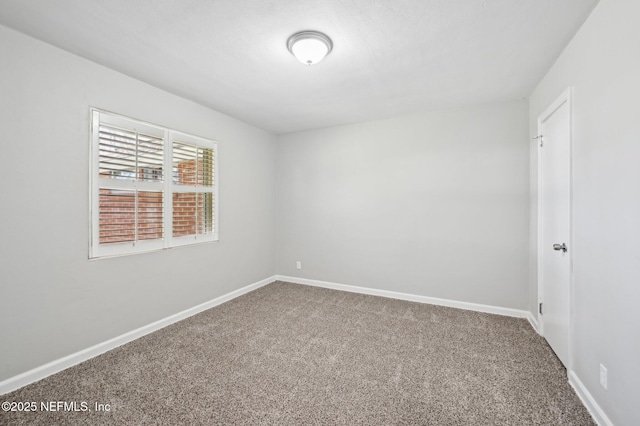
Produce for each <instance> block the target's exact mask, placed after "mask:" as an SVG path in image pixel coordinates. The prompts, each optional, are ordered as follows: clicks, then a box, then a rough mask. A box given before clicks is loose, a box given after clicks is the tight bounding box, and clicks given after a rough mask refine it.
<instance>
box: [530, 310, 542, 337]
mask: <svg viewBox="0 0 640 426" xmlns="http://www.w3.org/2000/svg"><path fill="white" fill-rule="evenodd" d="M527 320H529V324H531V327H533V329H534V330H535V331H536V333H538V334H540V327H539V326H538V319H537V318H536V317H535V316H534V315H533V314H532V313H531V312H527Z"/></svg>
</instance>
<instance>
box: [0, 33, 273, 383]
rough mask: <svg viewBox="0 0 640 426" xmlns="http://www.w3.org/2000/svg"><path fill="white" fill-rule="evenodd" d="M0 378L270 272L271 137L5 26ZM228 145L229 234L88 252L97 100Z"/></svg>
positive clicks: (0, 112) (224, 154) (224, 223)
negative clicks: (196, 242) (119, 252)
mask: <svg viewBox="0 0 640 426" xmlns="http://www.w3.org/2000/svg"><path fill="white" fill-rule="evenodd" d="M0 58H2V59H1V62H2V64H1V65H0V129H2V140H1V141H0V157H1V158H2V167H1V168H0V181H1V182H2V189H1V190H0V191H1V192H0V195H1V196H0V200H1V201H0V204H1V207H0V238H1V243H0V294H1V295H0V325H1V326H0V342H1V343H0V360H1V361H0V381H1V380H3V379H6V378H8V377H12V376H14V375H16V374H18V373H21V372H24V371H26V370H29V369H31V368H34V367H36V366H40V365H42V364H44V363H46V362H49V361H52V360H54V359H57V358H59V357H62V356H65V355H68V354H70V353H73V352H76V351H78V350H81V349H84V348H87V347H89V346H91V345H94V344H96V343H100V342H103V341H105V340H108V339H110V338H112V337H115V336H118V335H120V334H122V333H125V332H128V331H131V330H133V329H135V328H138V327H141V326H144V325H147V324H149V323H151V322H153V321H156V320H159V319H161V318H165V317H167V316H169V315H171V314H174V313H176V312H180V311H182V310H184V309H187V308H190V307H193V306H195V305H197V304H199V303H202V302H205V301H208V300H210V299H213V298H215V297H217V296H220V295H223V294H225V293H228V292H230V291H232V290H234V289H237V288H240V287H242V286H245V285H247V284H251V283H253V282H256V281H259V280H261V279H264V278H267V277H269V276H272V275H274V273H275V256H274V254H273V245H274V241H275V235H274V234H275V157H274V155H275V137H274V136H272V135H270V134H268V133H266V132H264V131H262V130H259V129H256V128H254V127H251V126H249V125H247V124H244V123H242V122H239V121H238V120H235V119H232V118H230V117H227V116H224V115H222V114H219V113H217V112H215V111H212V110H209V109H207V108H204V107H201V106H199V105H197V104H194V103H192V102H190V101H187V100H185V99H181V98H179V97H177V96H173V95H171V94H168V93H166V92H163V91H161V90H158V89H156V88H154V87H152V86H149V85H147V84H145V83H142V82H139V81H137V80H134V79H131V78H129V77H126V76H123V75H121V74H118V73H116V72H114V71H111V70H109V69H106V68H103V67H101V66H98V65H96V64H94V63H92V62H89V61H86V60H84V59H81V58H79V57H77V56H74V55H71V54H69V53H66V52H63V51H61V50H59V49H56V48H54V47H51V46H49V45H47V44H44V43H41V42H39V41H36V40H34V39H31V38H28V37H26V36H24V35H21V34H19V33H17V32H14V31H12V30H9V29H7V28H5V27H1V26H0ZM90 106H95V107H99V108H103V109H106V110H111V111H114V112H117V113H120V114H124V115H128V116H131V117H133V118H137V119H141V120H145V121H148V122H152V123H157V124H160V125H164V126H168V127H172V128H175V129H177V130H182V131H185V132H188V133H193V134H196V135H201V136H204V137H207V138H212V139H215V140H217V141H218V142H219V144H218V148H219V168H220V174H219V176H220V182H221V187H220V241H219V242H218V243H210V244H207V245H202V246H192V247H182V248H176V249H172V250H167V251H162V252H154V253H148V254H139V255H134V256H125V257H118V258H109V259H99V260H92V261H89V260H88V259H87V256H88V241H89V235H88V221H89V210H88V207H89V183H88V182H89V171H88V164H89V134H88V132H89V107H90Z"/></svg>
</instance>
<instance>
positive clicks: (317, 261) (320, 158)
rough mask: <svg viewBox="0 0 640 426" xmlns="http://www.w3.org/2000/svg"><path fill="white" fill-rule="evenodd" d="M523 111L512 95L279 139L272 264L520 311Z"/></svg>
mask: <svg viewBox="0 0 640 426" xmlns="http://www.w3.org/2000/svg"><path fill="white" fill-rule="evenodd" d="M527 111H528V109H527V103H526V102H525V101H517V102H508V103H503V104H498V105H490V106H480V107H473V108H465V109H455V110H446V111H437V112H423V113H417V114H412V115H407V116H402V117H397V118H392V119H388V120H380V121H373V122H367V123H362V124H354V125H346V126H340V127H334V128H328V129H321V130H315V131H306V132H301V133H296V134H290V135H285V136H282V137H280V139H279V143H278V154H277V161H278V171H277V180H278V184H277V188H278V214H277V219H278V220H277V223H278V231H277V233H278V238H279V241H278V273H280V274H283V275H289V276H296V277H300V278H309V279H315V280H322V281H330V282H335V283H340V284H350V285H358V286H364V287H370V288H375V289H383V290H390V291H398V292H404V293H410V294H415V295H421V296H430V297H439V298H446V299H452V300H459V301H466V302H473V303H481V304H488V305H494V306H501V307H508V308H516V309H526V307H527V297H528V296H527V291H528V287H527V286H528V257H527V256H528V254H527V253H528V251H527V248H528V221H529V216H528V192H529V176H528V173H529V158H528V155H529V154H528V149H529V146H528V141H527V125H528V124H527V114H528V112H527ZM297 260H300V261H301V262H302V266H303V269H302V270H296V269H295V262H296V261H297Z"/></svg>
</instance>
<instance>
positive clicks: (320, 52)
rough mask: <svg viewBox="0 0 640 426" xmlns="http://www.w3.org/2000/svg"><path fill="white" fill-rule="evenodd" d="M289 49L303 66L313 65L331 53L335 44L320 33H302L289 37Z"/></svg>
mask: <svg viewBox="0 0 640 426" xmlns="http://www.w3.org/2000/svg"><path fill="white" fill-rule="evenodd" d="M287 49H289V52H291V54H292V55H293V56H295V57H296V58H297V59H298V60H299V61H300V62H302V63H303V64H305V65H313V64H317V63H318V62H320V61H321V60H322V59H323V58H324V57H325V56H327V55H328V54H329V52H331V49H333V43H332V42H331V39H330V38H329V37H327V36H326V35H325V34H322V33H320V32H318V31H300V32H299V33H295V34H294V35H292V36H291V37H289V40H287Z"/></svg>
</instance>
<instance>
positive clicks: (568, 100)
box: [536, 86, 574, 375]
mask: <svg viewBox="0 0 640 426" xmlns="http://www.w3.org/2000/svg"><path fill="white" fill-rule="evenodd" d="M572 98H573V87H571V86H570V87H568V88H566V89H565V90H564V91H563V92H562V93H561V94H560V96H558V97H557V98H556V100H555V101H553V102H552V103H551V104H550V105H549V106H548V107H547V108H545V110H544V111H543V112H542V114H540V115H539V116H538V121H537V125H538V128H537V130H538V135H541V134H542V126H543V124H544V123H545V122H546V121H547V120H548V119H549V118H550V117H551V116H552V115H553V113H555V112H556V111H557V110H558V109H559V108H560V107H561V106H563V105H565V104H566V105H567V107H568V108H569V241H568V242H567V243H568V245H569V250H568V254H569V330H568V336H567V338H568V342H567V364H568V365H566V366H565V367H566V368H567V375H568V374H569V372H570V371H571V370H572V365H571V364H572V360H573V344H572V340H573V339H572V336H573V333H572V330H573V294H574V290H573V287H574V277H573V247H574V245H573V222H574V220H573V181H574V176H573V143H574V141H573V139H574V132H573V99H572ZM542 142H543V144H544V135H543V134H542ZM536 143H537V154H538V170H537V174H538V176H537V185H538V188H537V190H538V191H537V192H538V199H537V202H538V209H537V215H538V217H537V231H538V232H537V234H538V235H537V286H538V288H537V290H538V303H537V304H536V319H537V321H538V332H539V333H540V334H541V335H542V336H543V337H544V315H540V309H539V306H540V303H542V302H543V299H544V278H543V273H542V271H543V268H544V265H543V260H544V256H543V247H542V239H543V226H544V223H543V216H542V212H543V207H544V201H543V200H544V193H543V192H544V190H543V187H542V161H543V160H542V148H541V147H540V141H539V140H538V139H536ZM543 310H544V306H543Z"/></svg>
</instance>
